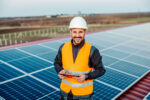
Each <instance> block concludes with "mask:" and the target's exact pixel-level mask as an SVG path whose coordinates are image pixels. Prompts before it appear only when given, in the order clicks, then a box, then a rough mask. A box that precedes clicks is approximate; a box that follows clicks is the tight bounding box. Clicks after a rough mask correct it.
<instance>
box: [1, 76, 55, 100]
mask: <svg viewBox="0 0 150 100" xmlns="http://www.w3.org/2000/svg"><path fill="white" fill-rule="evenodd" d="M0 87H1V88H0V94H1V96H2V97H4V98H5V99H8V100H13V99H20V100H24V99H27V100H29V99H34V100H35V99H38V98H41V97H43V96H45V95H46V94H49V93H51V92H53V93H55V92H54V91H57V90H55V89H53V88H52V87H49V86H47V85H45V84H43V83H41V82H39V81H37V80H35V79H33V78H31V77H29V76H26V77H23V78H20V79H17V80H14V81H11V82H7V83H5V84H2V85H0Z"/></svg>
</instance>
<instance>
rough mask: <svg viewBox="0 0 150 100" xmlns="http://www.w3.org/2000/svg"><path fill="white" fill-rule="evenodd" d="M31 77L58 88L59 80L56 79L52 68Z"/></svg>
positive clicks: (56, 76)
mask: <svg viewBox="0 0 150 100" xmlns="http://www.w3.org/2000/svg"><path fill="white" fill-rule="evenodd" d="M33 76H35V77H38V78H39V79H41V80H43V81H45V82H47V83H49V84H52V85H53V86H55V87H57V88H59V87H60V82H61V80H60V78H59V77H58V75H57V73H56V71H55V70H54V68H51V69H47V70H44V71H41V72H39V73H35V74H33Z"/></svg>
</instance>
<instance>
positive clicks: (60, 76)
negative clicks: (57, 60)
mask: <svg viewBox="0 0 150 100" xmlns="http://www.w3.org/2000/svg"><path fill="white" fill-rule="evenodd" d="M60 74H66V71H65V70H64V69H63V70H61V71H60V72H59V74H58V76H59V78H60V79H65V78H67V76H64V75H60Z"/></svg>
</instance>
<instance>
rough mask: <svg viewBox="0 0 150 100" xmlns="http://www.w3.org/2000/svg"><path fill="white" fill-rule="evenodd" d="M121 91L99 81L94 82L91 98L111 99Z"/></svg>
mask: <svg viewBox="0 0 150 100" xmlns="http://www.w3.org/2000/svg"><path fill="white" fill-rule="evenodd" d="M120 92H121V91H119V90H117V89H114V88H112V87H109V86H107V85H105V84H101V83H99V82H96V81H95V82H94V98H93V100H111V99H112V98H114V97H115V96H116V95H117V94H118V93H120Z"/></svg>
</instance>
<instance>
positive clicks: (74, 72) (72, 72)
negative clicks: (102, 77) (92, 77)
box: [64, 69, 90, 75]
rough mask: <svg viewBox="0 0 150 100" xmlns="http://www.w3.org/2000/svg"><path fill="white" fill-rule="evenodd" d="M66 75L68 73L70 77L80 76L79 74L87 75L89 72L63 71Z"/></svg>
mask: <svg viewBox="0 0 150 100" xmlns="http://www.w3.org/2000/svg"><path fill="white" fill-rule="evenodd" d="M64 70H65V71H66V72H67V73H70V74H72V75H80V74H87V73H89V72H90V71H84V72H79V71H71V70H67V69H64Z"/></svg>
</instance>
